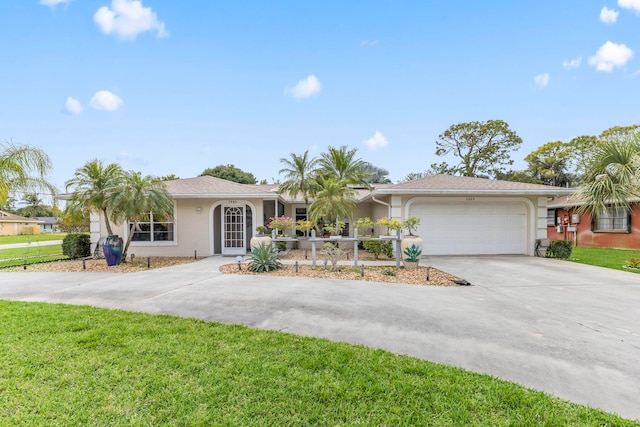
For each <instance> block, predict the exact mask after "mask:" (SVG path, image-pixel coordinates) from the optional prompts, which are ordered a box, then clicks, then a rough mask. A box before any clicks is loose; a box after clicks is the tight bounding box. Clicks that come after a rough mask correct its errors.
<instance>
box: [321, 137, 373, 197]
mask: <svg viewBox="0 0 640 427" xmlns="http://www.w3.org/2000/svg"><path fill="white" fill-rule="evenodd" d="M357 152H358V150H357V149H356V148H354V149H351V150H348V149H347V146H346V145H343V146H342V147H340V148H334V147H329V148H328V150H327V152H326V153H322V154H320V158H319V159H318V166H319V170H318V173H319V174H320V175H322V176H323V177H324V178H335V179H336V180H337V181H343V182H344V183H345V184H347V185H361V186H364V187H365V188H371V186H370V185H369V183H368V182H367V179H369V178H370V176H369V174H368V173H367V172H364V171H363V168H365V167H366V162H365V161H363V160H361V159H359V158H356V153H357Z"/></svg>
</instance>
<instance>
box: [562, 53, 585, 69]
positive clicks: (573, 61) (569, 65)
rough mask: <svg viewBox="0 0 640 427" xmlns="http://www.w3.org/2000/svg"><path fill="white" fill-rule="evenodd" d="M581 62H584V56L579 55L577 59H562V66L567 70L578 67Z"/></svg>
mask: <svg viewBox="0 0 640 427" xmlns="http://www.w3.org/2000/svg"><path fill="white" fill-rule="evenodd" d="M581 64H582V56H579V57H577V58H576V59H570V60H569V61H567V60H566V59H565V60H564V61H562V66H563V67H564V68H565V69H567V70H570V69H572V68H578V67H580V65H581Z"/></svg>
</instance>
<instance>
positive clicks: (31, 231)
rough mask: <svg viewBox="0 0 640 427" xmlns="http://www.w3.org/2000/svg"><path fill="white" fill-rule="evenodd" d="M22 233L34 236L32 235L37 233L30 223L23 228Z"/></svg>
mask: <svg viewBox="0 0 640 427" xmlns="http://www.w3.org/2000/svg"><path fill="white" fill-rule="evenodd" d="M22 234H23V235H25V236H32V235H34V234H36V233H35V229H34V228H33V227H32V226H30V225H29V226H26V227H23V228H22Z"/></svg>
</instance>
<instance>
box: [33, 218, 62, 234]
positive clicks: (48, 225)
mask: <svg viewBox="0 0 640 427" xmlns="http://www.w3.org/2000/svg"><path fill="white" fill-rule="evenodd" d="M36 219H37V220H38V223H39V224H40V231H41V232H42V233H55V232H56V231H58V218H56V217H53V216H37V217H36Z"/></svg>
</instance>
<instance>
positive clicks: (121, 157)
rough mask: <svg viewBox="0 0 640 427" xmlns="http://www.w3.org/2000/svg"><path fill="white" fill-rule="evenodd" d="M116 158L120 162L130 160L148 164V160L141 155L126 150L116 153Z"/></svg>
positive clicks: (134, 162) (135, 162)
mask: <svg viewBox="0 0 640 427" xmlns="http://www.w3.org/2000/svg"><path fill="white" fill-rule="evenodd" d="M116 160H118V161H120V162H124V161H126V162H130V163H133V164H136V165H148V164H149V162H148V161H147V160H146V159H145V158H143V157H141V156H138V155H136V154H133V153H129V152H128V151H121V152H119V153H118V154H117V155H116Z"/></svg>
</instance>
